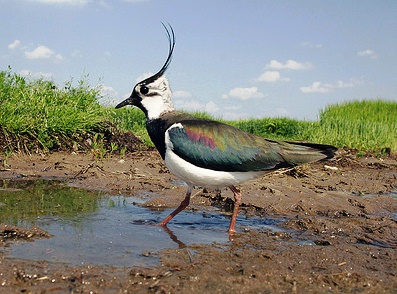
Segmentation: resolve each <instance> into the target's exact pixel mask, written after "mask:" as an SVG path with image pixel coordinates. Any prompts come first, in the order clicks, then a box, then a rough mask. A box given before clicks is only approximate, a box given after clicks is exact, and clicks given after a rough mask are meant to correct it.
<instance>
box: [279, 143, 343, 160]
mask: <svg viewBox="0 0 397 294" xmlns="http://www.w3.org/2000/svg"><path fill="white" fill-rule="evenodd" d="M279 144H280V145H282V148H281V150H280V153H279V154H280V155H281V156H282V157H283V158H284V160H285V162H284V164H285V163H287V164H288V165H290V166H294V165H299V164H305V163H309V162H315V161H320V160H327V159H330V158H332V157H334V156H335V152H336V151H337V150H338V149H337V148H336V147H334V146H331V145H323V144H315V143H308V142H291V141H282V142H280V141H279Z"/></svg>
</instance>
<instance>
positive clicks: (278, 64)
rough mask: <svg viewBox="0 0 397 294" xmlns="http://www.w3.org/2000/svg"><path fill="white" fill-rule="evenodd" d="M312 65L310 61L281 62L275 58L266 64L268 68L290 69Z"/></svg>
mask: <svg viewBox="0 0 397 294" xmlns="http://www.w3.org/2000/svg"><path fill="white" fill-rule="evenodd" d="M312 67H313V65H312V64H311V63H310V62H305V63H300V62H297V61H295V60H291V59H290V60H287V62H286V63H284V64H283V63H281V62H279V61H277V60H275V59H273V60H271V61H270V63H269V64H267V65H266V68H268V69H279V70H280V69H290V70H302V69H311V68H312Z"/></svg>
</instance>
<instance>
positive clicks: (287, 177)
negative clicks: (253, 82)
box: [0, 150, 397, 293]
mask: <svg viewBox="0 0 397 294" xmlns="http://www.w3.org/2000/svg"><path fill="white" fill-rule="evenodd" d="M95 156H97V154H94V155H93V154H92V153H90V152H88V153H76V152H55V153H46V154H39V153H38V154H31V155H26V154H25V155H22V154H19V153H13V154H11V155H10V156H9V158H7V159H6V158H4V156H3V157H2V158H1V159H2V160H1V161H0V164H1V168H0V179H8V180H11V181H17V180H19V179H21V178H23V179H29V180H35V179H56V180H63V181H66V182H67V183H68V184H69V185H73V186H78V187H83V188H87V189H101V190H105V191H107V192H108V193H111V194H118V193H122V194H124V195H135V196H139V195H143V194H144V195H148V193H149V195H152V197H151V199H150V200H148V201H147V203H146V204H145V205H146V206H151V207H171V208H175V207H176V206H178V204H179V203H180V201H181V200H182V199H183V197H184V193H185V188H184V187H180V186H177V185H173V184H172V180H175V178H174V177H173V176H172V175H171V174H170V173H169V172H168V170H167V168H166V167H165V166H164V165H163V163H162V161H161V159H160V158H159V156H158V154H157V153H156V152H154V151H141V152H139V151H135V152H132V153H129V152H127V153H126V155H125V157H124V158H121V157H120V155H113V156H106V158H103V159H97V157H95ZM4 160H6V161H5V162H4ZM325 165H326V166H325ZM239 188H241V190H242V195H243V205H242V209H241V212H240V213H241V214H244V213H246V214H247V215H259V216H261V217H266V216H272V217H279V218H280V219H282V220H283V222H282V227H283V228H284V229H285V230H284V231H282V232H271V231H268V230H259V231H255V230H241V228H240V231H239V232H238V233H237V234H236V235H235V236H234V237H233V238H232V240H231V241H230V243H228V244H213V245H200V244H197V245H191V246H188V247H186V248H180V249H169V250H165V251H162V252H160V253H159V256H160V258H161V262H160V264H159V265H158V266H157V267H154V268H137V267H133V268H118V267H109V266H88V265H86V266H72V265H69V264H59V263H49V262H44V261H34V262H32V261H26V260H19V259H11V258H7V256H6V254H5V253H4V252H2V251H0V252H2V253H0V254H1V261H0V293H397V270H396V269H397V251H396V247H397V199H396V192H397V160H396V157H395V156H394V155H393V154H392V155H390V156H388V157H384V158H377V157H375V156H373V155H371V154H367V155H366V156H363V157H360V158H358V157H357V156H356V155H355V154H354V153H352V152H348V151H345V150H340V151H339V155H338V156H337V157H336V158H335V159H333V160H331V161H328V162H325V163H324V162H323V163H316V164H310V165H306V166H304V167H299V168H296V169H290V170H281V171H278V172H275V173H273V174H270V175H268V176H266V177H264V178H261V179H257V180H255V181H251V182H248V183H245V184H243V185H241V186H240V187H239ZM197 192H198V194H197V195H196V196H195V197H194V198H193V199H192V203H191V205H190V206H189V209H199V210H206V209H210V208H211V206H216V207H218V208H221V209H223V210H226V211H228V210H230V208H231V207H232V203H231V201H230V198H231V197H232V193H231V192H230V191H228V190H227V189H224V190H222V191H220V192H219V191H207V190H197ZM237 227H238V228H239V226H238V224H237ZM226 231H227V228H226V227H225V234H226ZM0 236H1V243H0V244H2V246H12V244H13V242H25V241H24V240H26V241H31V240H34V239H35V238H47V237H48V236H47V235H46V233H45V232H43V231H41V230H40V229H39V228H31V229H23V228H16V227H10V226H7V224H3V225H1V226H0Z"/></svg>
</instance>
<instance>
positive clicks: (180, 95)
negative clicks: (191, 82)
mask: <svg viewBox="0 0 397 294" xmlns="http://www.w3.org/2000/svg"><path fill="white" fill-rule="evenodd" d="M192 96H193V95H192V93H190V92H188V91H175V92H173V93H172V97H175V98H190V97H192Z"/></svg>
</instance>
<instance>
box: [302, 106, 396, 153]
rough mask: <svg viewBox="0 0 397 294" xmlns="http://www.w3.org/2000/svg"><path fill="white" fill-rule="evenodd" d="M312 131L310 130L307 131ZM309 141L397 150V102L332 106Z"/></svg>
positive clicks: (367, 148)
mask: <svg viewBox="0 0 397 294" xmlns="http://www.w3.org/2000/svg"><path fill="white" fill-rule="evenodd" d="M306 131H308V130H306ZM310 132H311V133H310V134H309V133H307V134H306V138H307V139H309V140H313V141H314V140H317V141H322V142H324V143H332V144H334V145H336V146H338V147H347V148H354V149H358V150H361V151H377V152H379V151H381V150H382V149H386V148H390V149H391V150H392V151H396V150H397V102H393V101H385V100H380V99H379V100H362V101H352V102H345V103H341V104H334V105H330V106H328V107H327V108H325V109H324V110H323V111H321V112H320V122H319V123H318V125H317V126H316V127H315V128H313V129H312V130H311V131H310Z"/></svg>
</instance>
